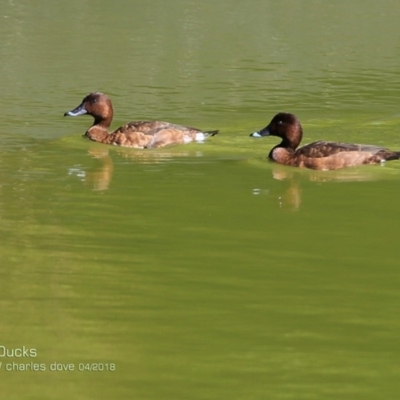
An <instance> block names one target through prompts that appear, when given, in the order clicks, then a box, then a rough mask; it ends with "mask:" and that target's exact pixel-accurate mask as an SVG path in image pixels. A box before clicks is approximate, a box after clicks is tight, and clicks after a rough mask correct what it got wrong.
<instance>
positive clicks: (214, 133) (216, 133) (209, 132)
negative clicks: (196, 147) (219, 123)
mask: <svg viewBox="0 0 400 400" xmlns="http://www.w3.org/2000/svg"><path fill="white" fill-rule="evenodd" d="M203 133H204V135H205V137H209V136H215V135H218V133H219V130H218V129H217V130H215V131H204V132H203Z"/></svg>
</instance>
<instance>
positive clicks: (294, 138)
mask: <svg viewBox="0 0 400 400" xmlns="http://www.w3.org/2000/svg"><path fill="white" fill-rule="evenodd" d="M250 136H252V137H263V136H278V137H280V138H281V139H282V143H281V144H280V147H286V148H291V149H293V150H294V149H296V147H297V146H298V145H299V144H300V142H301V139H302V137H303V129H302V127H301V125H300V122H299V120H298V119H297V117H296V116H295V115H294V114H289V113H283V112H281V113H278V114H276V115H275V117H274V118H272V120H271V122H270V123H269V124H268V125H267V126H266V127H265V128H263V129H261V130H260V131H258V132H254V133H252V134H251V135H250Z"/></svg>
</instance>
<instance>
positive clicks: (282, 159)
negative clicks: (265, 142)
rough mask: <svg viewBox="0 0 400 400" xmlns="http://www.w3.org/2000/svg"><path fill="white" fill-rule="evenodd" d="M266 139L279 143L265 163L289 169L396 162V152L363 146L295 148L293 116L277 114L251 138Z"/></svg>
mask: <svg viewBox="0 0 400 400" xmlns="http://www.w3.org/2000/svg"><path fill="white" fill-rule="evenodd" d="M270 135H271V136H278V137H280V138H282V142H281V143H279V144H278V145H277V146H275V147H274V148H273V149H272V150H271V151H270V153H269V155H268V157H269V159H271V160H272V161H275V162H277V163H279V164H285V165H290V166H293V167H304V168H311V169H319V170H334V169H340V168H345V167H354V166H357V165H363V164H378V163H381V162H384V161H390V160H398V159H400V152H397V151H391V150H389V149H386V148H383V147H378V146H373V145H364V144H352V143H335V142H325V141H318V142H314V143H310V144H307V145H305V146H302V147H299V148H297V146H298V145H299V144H300V142H301V139H302V136H303V130H302V127H301V125H300V122H299V120H298V119H297V118H296V116H294V115H293V114H288V113H279V114H277V115H276V116H275V117H274V118H273V119H272V120H271V122H270V123H269V125H268V126H267V127H265V128H264V129H261V130H260V131H259V132H254V133H253V134H251V136H253V137H261V136H270Z"/></svg>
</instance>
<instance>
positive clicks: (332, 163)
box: [292, 141, 400, 170]
mask: <svg viewBox="0 0 400 400" xmlns="http://www.w3.org/2000/svg"><path fill="white" fill-rule="evenodd" d="M399 157H400V153H399V152H395V151H391V150H389V149H386V148H383V147H379V146H373V145H364V144H353V143H340V142H339V143H336V142H326V141H318V142H314V143H310V144H307V145H305V146H302V147H300V148H298V149H297V150H296V151H295V153H294V154H293V157H292V159H293V162H294V165H297V166H305V167H307V168H313V169H326V170H327V169H339V168H343V167H351V166H357V165H362V164H377V163H379V162H383V161H388V160H394V159H399Z"/></svg>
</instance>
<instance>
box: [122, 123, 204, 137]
mask: <svg viewBox="0 0 400 400" xmlns="http://www.w3.org/2000/svg"><path fill="white" fill-rule="evenodd" d="M163 129H172V130H175V131H181V132H185V133H186V132H193V133H196V132H201V131H200V130H199V129H196V128H191V127H188V126H183V125H177V124H171V123H170V122H164V121H133V122H128V123H127V124H125V125H123V126H121V127H119V128H118V129H116V130H115V131H114V133H131V132H142V133H144V134H145V135H154V134H156V133H158V132H160V131H161V130H163Z"/></svg>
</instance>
